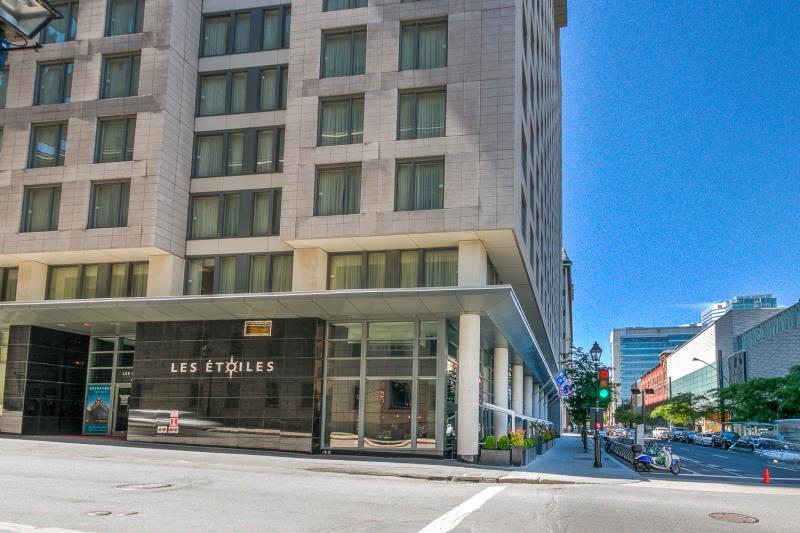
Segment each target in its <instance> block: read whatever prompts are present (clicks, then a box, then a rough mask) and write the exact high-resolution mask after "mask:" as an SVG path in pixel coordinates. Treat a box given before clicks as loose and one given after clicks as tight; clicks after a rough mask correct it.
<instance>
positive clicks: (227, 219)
mask: <svg viewBox="0 0 800 533" xmlns="http://www.w3.org/2000/svg"><path fill="white" fill-rule="evenodd" d="M224 202H225V206H224V209H223V211H222V236H223V237H236V236H237V235H239V212H240V205H241V196H240V195H239V193H235V194H226V195H225V197H224Z"/></svg>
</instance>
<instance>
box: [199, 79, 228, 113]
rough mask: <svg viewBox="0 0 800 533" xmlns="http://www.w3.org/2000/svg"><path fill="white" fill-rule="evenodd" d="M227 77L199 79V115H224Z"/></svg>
mask: <svg viewBox="0 0 800 533" xmlns="http://www.w3.org/2000/svg"><path fill="white" fill-rule="evenodd" d="M226 78H227V76H225V75H224V74H223V75H222V76H204V77H202V78H200V114H201V115H221V114H223V113H225V91H226V90H227V85H228V81H227V79H226Z"/></svg>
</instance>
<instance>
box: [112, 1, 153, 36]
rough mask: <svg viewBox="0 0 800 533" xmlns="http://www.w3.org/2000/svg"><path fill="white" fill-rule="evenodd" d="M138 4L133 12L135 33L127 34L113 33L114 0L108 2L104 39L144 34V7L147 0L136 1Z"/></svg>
mask: <svg viewBox="0 0 800 533" xmlns="http://www.w3.org/2000/svg"><path fill="white" fill-rule="evenodd" d="M134 2H136V9H134V11H133V31H132V32H126V33H114V34H112V33H111V16H112V12H113V9H112V5H113V3H114V0H106V14H105V27H104V28H103V37H119V36H120V35H136V34H139V33H143V32H144V7H145V0H134Z"/></svg>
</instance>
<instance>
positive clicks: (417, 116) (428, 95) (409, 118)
mask: <svg viewBox="0 0 800 533" xmlns="http://www.w3.org/2000/svg"><path fill="white" fill-rule="evenodd" d="M446 100H447V93H446V91H444V90H442V89H437V90H432V91H416V92H408V93H400V99H399V105H398V119H397V138H398V139H426V138H429V137H443V136H444V134H445V104H446Z"/></svg>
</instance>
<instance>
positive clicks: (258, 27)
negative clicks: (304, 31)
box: [198, 4, 292, 58]
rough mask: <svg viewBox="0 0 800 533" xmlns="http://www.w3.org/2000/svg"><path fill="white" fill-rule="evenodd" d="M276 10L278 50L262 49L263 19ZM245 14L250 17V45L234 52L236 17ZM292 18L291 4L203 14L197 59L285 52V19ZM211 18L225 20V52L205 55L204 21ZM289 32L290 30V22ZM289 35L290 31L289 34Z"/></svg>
mask: <svg viewBox="0 0 800 533" xmlns="http://www.w3.org/2000/svg"><path fill="white" fill-rule="evenodd" d="M273 10H277V11H279V12H280V21H281V30H280V31H281V34H280V41H281V46H280V47H279V48H263V43H264V17H265V16H266V12H267V11H273ZM244 13H247V14H248V15H250V43H249V46H248V49H247V50H244V51H241V52H236V51H235V50H236V48H235V42H236V41H235V40H236V17H237V16H238V15H241V14H244ZM291 16H292V6H291V4H278V5H270V6H262V7H254V8H251V9H235V10H232V11H228V10H226V11H215V12H212V13H203V17H202V21H201V25H200V48H199V50H198V57H200V58H203V57H220V56H227V55H238V54H251V53H253V52H262V51H266V50H285V49H287V48H289V35H288V33H287V31H286V29H287V28H286V19H287V17H289V18H290V17H291ZM213 18H219V19H222V18H227V19H228V20H227V26H228V29H227V33H226V35H225V51H224V52H222V53H221V54H212V55H206V54H205V53H204V52H203V48H204V46H203V45H204V43H205V37H206V20H208V19H213ZM289 24H290V30H291V22H290V23H289ZM289 33H291V31H290V32H289Z"/></svg>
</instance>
